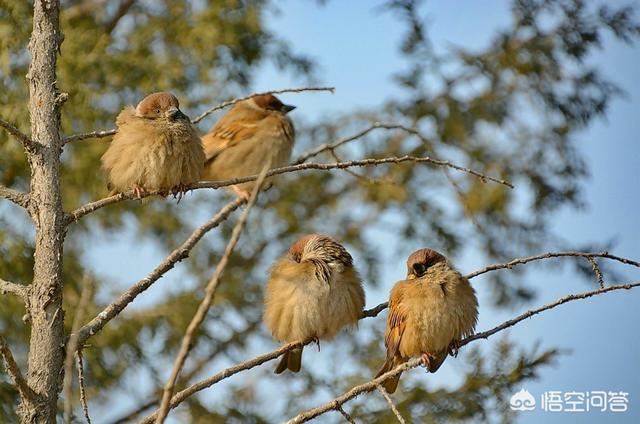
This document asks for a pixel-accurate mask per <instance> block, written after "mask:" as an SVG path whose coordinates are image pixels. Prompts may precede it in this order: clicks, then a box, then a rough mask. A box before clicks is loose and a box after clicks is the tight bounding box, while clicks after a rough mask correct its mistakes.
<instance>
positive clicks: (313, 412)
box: [287, 282, 640, 424]
mask: <svg viewBox="0 0 640 424" xmlns="http://www.w3.org/2000/svg"><path fill="white" fill-rule="evenodd" d="M638 286H640V282H634V283H629V284H618V285H613V286H609V287H606V288H604V289H598V290H592V291H588V292H583V293H578V294H572V295H568V296H565V297H561V298H559V299H558V300H556V301H555V302H552V303H548V304H546V305H544V306H541V307H539V308H536V309H531V310H528V311H527V312H525V313H523V314H521V315H519V316H517V317H516V318H513V319H510V320H508V321H505V322H504V323H502V324H500V325H498V326H497V327H494V328H492V329H490V330H488V331H484V332H482V333H477V334H474V335H472V336H470V337H467V338H466V339H464V340H462V341H461V342H460V347H462V346H464V345H466V344H469V343H471V342H473V341H475V340H479V339H486V338H488V337H489V336H492V335H494V334H496V333H497V332H499V331H502V330H504V329H506V328H509V327H512V326H514V325H516V324H517V323H518V322H520V321H523V320H525V319H527V318H530V317H532V316H533V315H536V314H539V313H540V312H543V311H546V310H549V309H552V308H555V307H556V306H559V305H562V304H564V303H567V302H571V301H574V300H580V299H586V298H589V297H592V296H597V295H601V294H604V293H607V292H610V291H614V290H630V289H632V288H635V287H638ZM420 363H421V360H420V358H415V359H411V360H410V361H408V362H405V363H404V364H402V365H400V366H398V367H396V368H394V369H393V370H391V371H389V372H387V373H384V374H382V375H381V376H380V377H378V378H375V379H373V380H371V381H369V382H367V383H364V384H360V385H358V386H355V387H353V388H351V389H350V390H348V391H346V392H345V393H343V394H342V395H340V396H338V397H337V398H335V399H333V400H331V401H329V402H327V403H325V404H323V405H320V406H318V407H316V408H312V409H308V410H306V411H304V412H302V413H300V414H298V415H296V416H295V417H294V418H292V419H291V420H289V421H287V424H298V423H303V422H307V421H309V420H311V419H313V418H315V417H317V416H319V415H322V414H324V413H325V412H328V411H331V410H337V408H338V407H339V406H342V405H343V404H344V403H346V402H348V401H349V400H351V399H353V398H354V397H356V396H358V395H360V394H362V393H367V392H371V391H373V390H376V388H377V387H378V386H379V385H381V384H382V383H383V382H384V381H385V380H387V379H389V378H391V377H393V376H395V375H397V374H399V373H400V372H403V371H407V370H409V369H412V368H415V367H417V366H418V365H420Z"/></svg>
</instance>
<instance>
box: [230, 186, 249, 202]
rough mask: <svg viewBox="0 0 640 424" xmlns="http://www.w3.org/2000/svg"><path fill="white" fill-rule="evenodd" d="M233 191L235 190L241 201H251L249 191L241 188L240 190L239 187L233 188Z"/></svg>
mask: <svg viewBox="0 0 640 424" xmlns="http://www.w3.org/2000/svg"><path fill="white" fill-rule="evenodd" d="M231 190H233V192H234V193H235V194H236V195H237V196H238V197H240V198H241V199H244V200H246V201H247V202H248V201H249V197H251V193H249V192H248V191H247V190H243V189H241V188H238V186H231Z"/></svg>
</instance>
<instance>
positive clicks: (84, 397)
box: [76, 349, 91, 424]
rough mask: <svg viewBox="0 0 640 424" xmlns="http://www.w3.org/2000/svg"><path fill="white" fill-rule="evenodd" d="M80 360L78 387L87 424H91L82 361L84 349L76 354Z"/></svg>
mask: <svg viewBox="0 0 640 424" xmlns="http://www.w3.org/2000/svg"><path fill="white" fill-rule="evenodd" d="M76 357H77V359H78V365H77V366H78V386H79V387H80V403H81V404H82V412H84V417H85V419H86V420H87V423H89V424H91V418H90V417H89V405H88V404H87V393H86V392H85V390H84V363H83V360H82V349H79V350H78V351H77V352H76Z"/></svg>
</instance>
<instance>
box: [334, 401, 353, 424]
mask: <svg viewBox="0 0 640 424" xmlns="http://www.w3.org/2000/svg"><path fill="white" fill-rule="evenodd" d="M336 411H338V412H339V413H340V414H341V415H342V416H343V417H344V419H345V420H347V421H349V422H350V423H351V424H356V420H354V419H353V417H352V416H351V415H349V414H347V411H345V410H344V409H343V408H342V406H340V405H336Z"/></svg>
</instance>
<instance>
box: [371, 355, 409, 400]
mask: <svg viewBox="0 0 640 424" xmlns="http://www.w3.org/2000/svg"><path fill="white" fill-rule="evenodd" d="M403 362H404V361H402V360H401V359H399V358H395V357H394V358H392V359H387V360H386V361H384V365H382V368H381V369H380V371H378V374H376V376H375V378H378V377H380V376H381V375H382V374H384V373H386V372H389V371H391V370H392V369H394V368H395V367H397V366H398V365H400V364H401V363H403ZM400 375H402V373H399V374H397V375H395V376H394V377H391V378H388V379H386V380H385V381H384V383H382V387H384V389H385V390H386V391H387V393H393V392H395V391H396V389H397V388H398V383H399V382H400Z"/></svg>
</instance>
